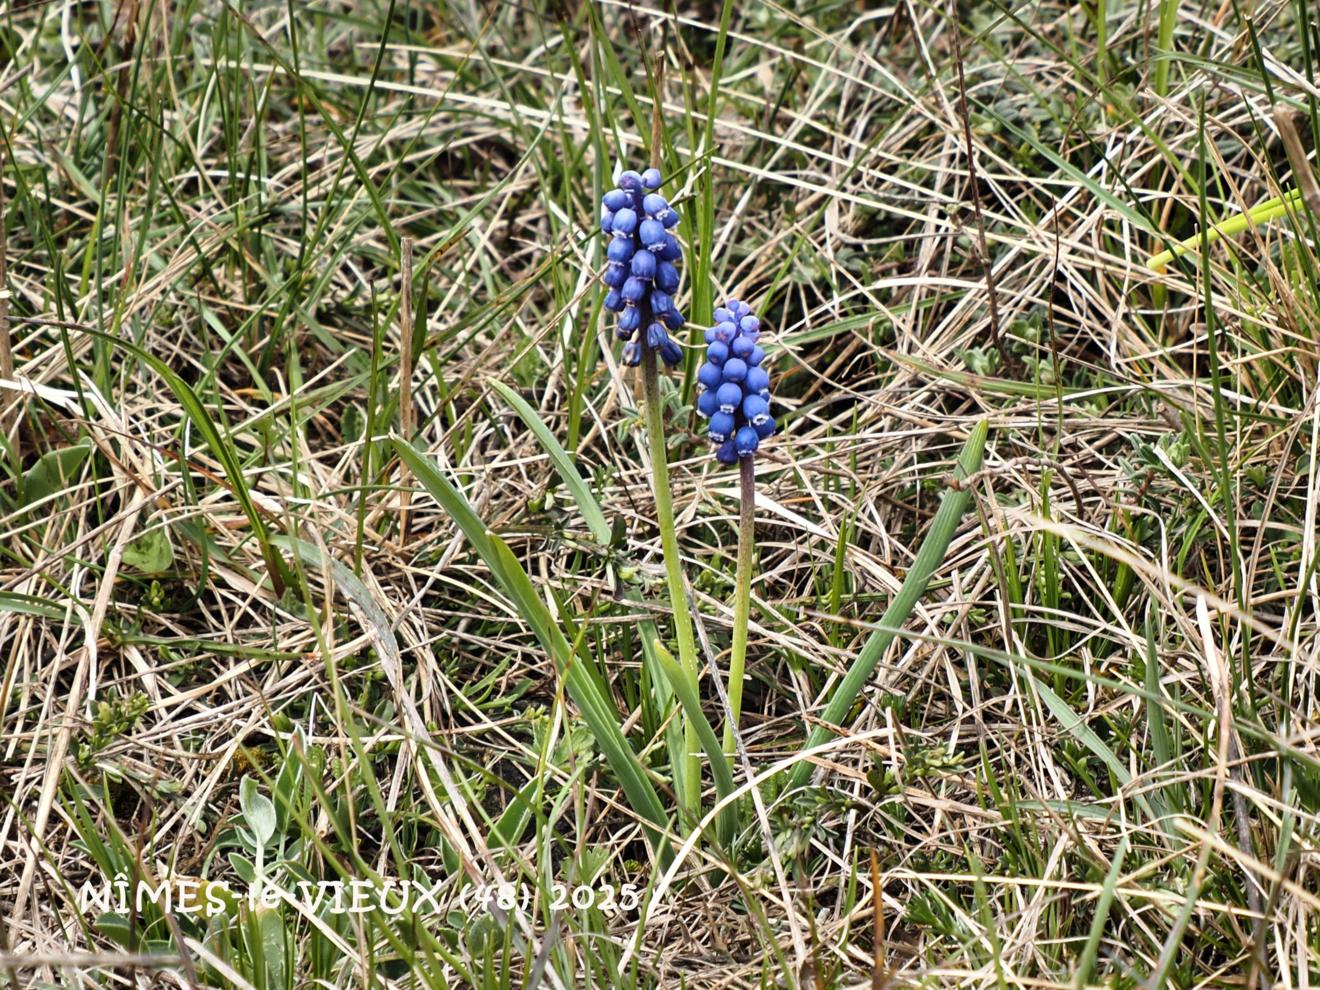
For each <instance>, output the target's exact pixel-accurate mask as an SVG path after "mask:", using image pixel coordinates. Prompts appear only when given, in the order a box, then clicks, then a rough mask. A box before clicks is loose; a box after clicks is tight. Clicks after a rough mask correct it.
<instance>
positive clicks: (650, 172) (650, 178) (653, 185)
mask: <svg viewBox="0 0 1320 990" xmlns="http://www.w3.org/2000/svg"><path fill="white" fill-rule="evenodd" d="M660 181H661V180H660V170H659V169H658V168H648V169H647V170H646V171H645V172H643V173H642V188H643V189H659V188H660Z"/></svg>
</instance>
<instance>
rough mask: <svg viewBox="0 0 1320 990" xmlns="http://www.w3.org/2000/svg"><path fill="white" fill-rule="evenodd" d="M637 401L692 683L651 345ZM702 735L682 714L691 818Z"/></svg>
mask: <svg viewBox="0 0 1320 990" xmlns="http://www.w3.org/2000/svg"><path fill="white" fill-rule="evenodd" d="M642 406H643V408H644V411H645V416H646V434H647V440H648V442H649V443H650V450H651V488H652V490H653V491H654V492H655V514H656V521H657V522H658V523H659V525H660V547H661V550H662V551H663V556H664V558H665V577H666V578H667V579H668V583H669V604H670V607H671V608H672V609H673V611H674V635H675V638H676V639H677V640H678V659H679V662H680V664H681V665H682V668H683V673H684V675H686V676H687V678H688V681H689V683H690V684H691V686H692V687H693V688H694V689H695V688H696V686H697V648H696V643H695V641H694V640H693V638H692V616H691V614H690V613H689V612H688V604H687V590H686V589H685V588H684V587H683V570H682V567H681V566H680V561H679V556H678V537H677V536H676V535H675V531H674V503H673V500H672V499H671V498H670V494H669V461H668V458H667V454H666V452H665V426H664V420H663V418H662V417H661V415H660V373H659V370H658V369H657V367H656V358H655V351H654V350H652V349H651V348H650V347H643V348H642ZM700 752H701V741H700V739H698V737H697V728H696V726H695V725H693V724H692V720H691V719H690V718H687V717H685V718H684V720H683V759H682V763H681V766H680V765H676V766H675V767H674V777H675V781H674V783H675V791H677V793H678V803H679V807H680V808H682V809H683V810H684V812H686V813H687V814H688V815H689V816H690V817H691V819H692V820H693V821H696V820H697V819H698V818H699V817H700V815H699V810H700V805H701V760H700V756H699V753H700Z"/></svg>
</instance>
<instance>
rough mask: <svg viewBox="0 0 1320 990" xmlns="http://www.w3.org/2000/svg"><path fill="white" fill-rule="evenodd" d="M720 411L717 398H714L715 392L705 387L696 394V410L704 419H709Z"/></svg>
mask: <svg viewBox="0 0 1320 990" xmlns="http://www.w3.org/2000/svg"><path fill="white" fill-rule="evenodd" d="M719 411H720V403H719V400H718V399H716V398H715V393H714V392H712V391H711V390H710V389H706V390H705V391H704V392H702V393H701V394H700V395H699V396H697V412H698V413H700V414H701V416H702V417H704V418H705V419H710V418H711V417H712V416H714V415H715V414H716V413H717V412H719Z"/></svg>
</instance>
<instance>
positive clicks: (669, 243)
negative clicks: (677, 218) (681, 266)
mask: <svg viewBox="0 0 1320 990" xmlns="http://www.w3.org/2000/svg"><path fill="white" fill-rule="evenodd" d="M651 250H652V251H656V249H655V248H651ZM656 256H657V257H658V258H659V259H660V260H661V261H677V260H678V259H679V258H681V257H683V249H682V248H680V247H679V246H678V238H676V237H674V235H673V234H666V235H665V243H664V246H663V247H662V248H660V250H658V251H656Z"/></svg>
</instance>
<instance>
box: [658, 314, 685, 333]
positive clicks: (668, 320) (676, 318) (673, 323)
mask: <svg viewBox="0 0 1320 990" xmlns="http://www.w3.org/2000/svg"><path fill="white" fill-rule="evenodd" d="M661 319H662V320H664V322H665V326H667V327H668V328H669V329H670V330H677V329H678V328H679V327H681V326H683V324H685V323H687V318H686V317H684V316H683V314H682V313H680V312H679V311H678V310H676V309H671V310H670V311H669V312H668V313H666V314H665V315H664V316H662V317H661Z"/></svg>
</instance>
